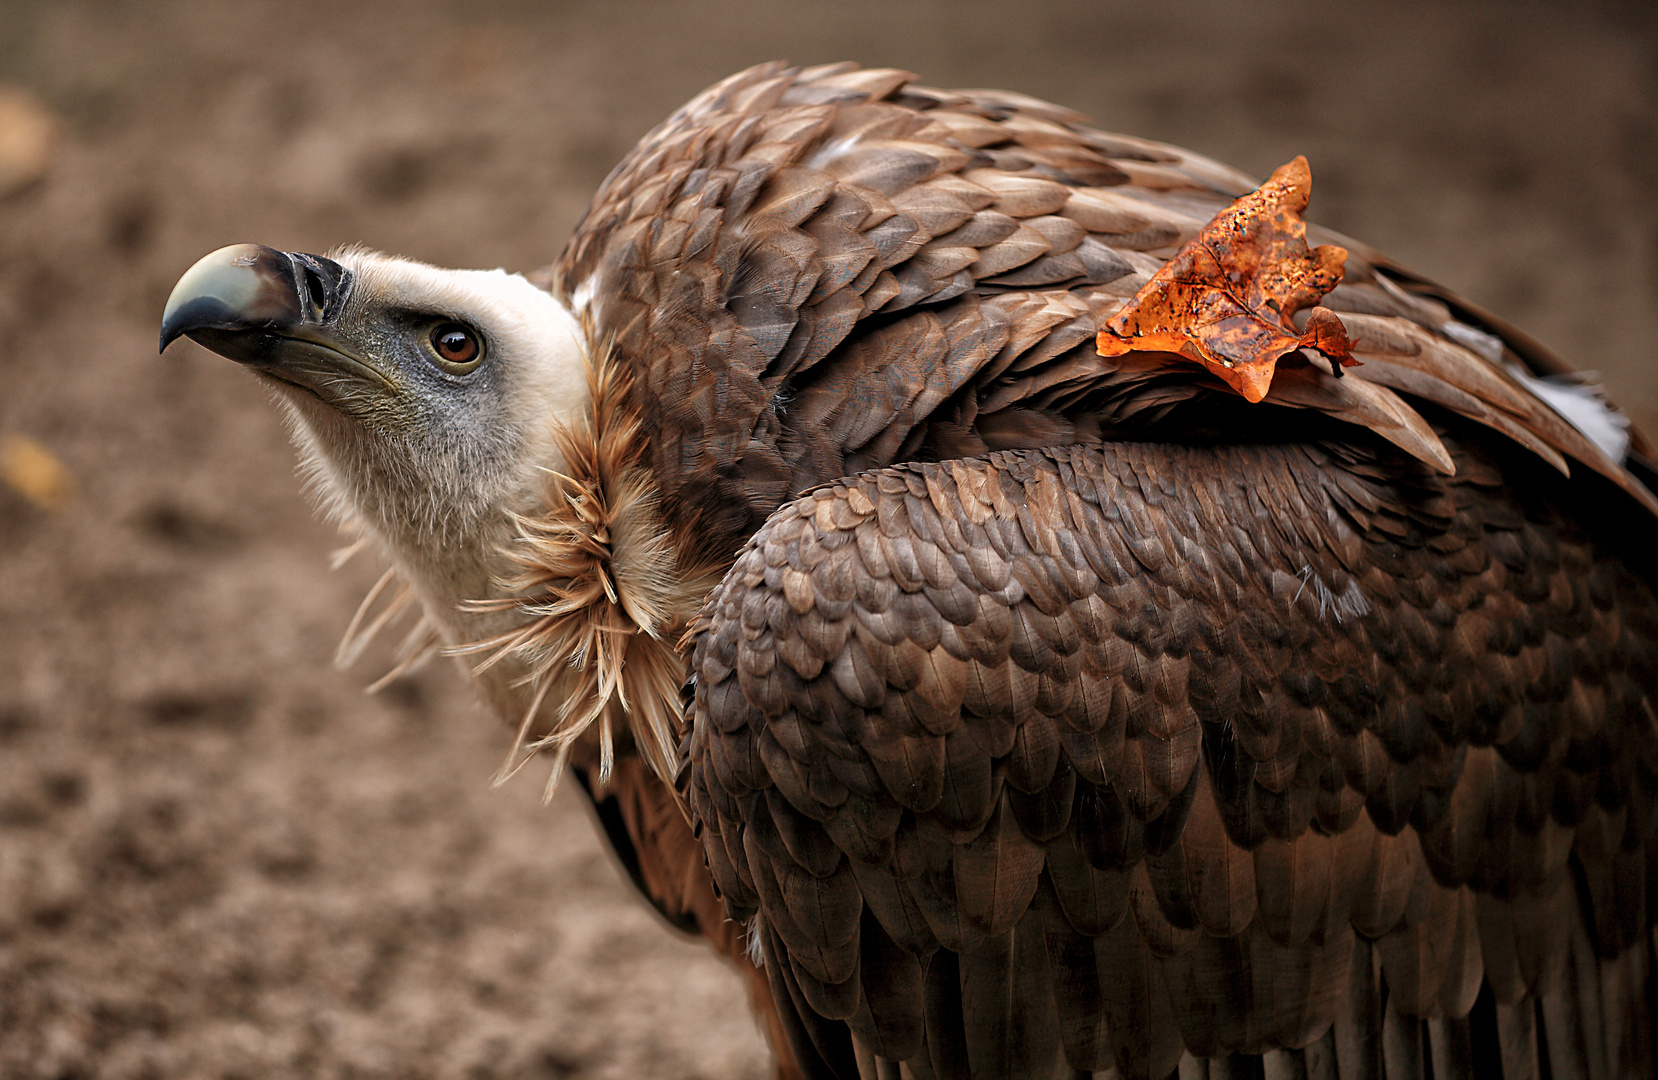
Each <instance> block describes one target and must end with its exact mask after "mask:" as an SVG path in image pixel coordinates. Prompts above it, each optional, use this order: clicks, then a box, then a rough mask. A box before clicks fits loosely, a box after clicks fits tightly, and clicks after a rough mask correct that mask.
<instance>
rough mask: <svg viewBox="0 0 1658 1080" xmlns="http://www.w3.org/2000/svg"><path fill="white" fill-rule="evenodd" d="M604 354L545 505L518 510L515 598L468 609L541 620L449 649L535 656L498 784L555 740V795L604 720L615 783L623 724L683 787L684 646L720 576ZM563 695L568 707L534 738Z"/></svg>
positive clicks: (655, 764) (604, 777)
mask: <svg viewBox="0 0 1658 1080" xmlns="http://www.w3.org/2000/svg"><path fill="white" fill-rule="evenodd" d="M595 352H596V355H597V356H598V357H599V359H597V360H594V361H591V362H590V363H589V364H588V383H589V393H590V396H589V401H590V402H591V405H590V410H589V412H588V415H587V416H585V417H584V418H583V419H582V420H581V421H579V422H577V423H576V424H573V425H572V424H563V423H558V424H557V425H556V427H555V431H554V441H555V444H556V446H557V448H558V451H559V457H560V458H561V460H562V461H563V463H564V468H563V471H555V470H551V469H549V470H547V478H548V480H547V485H546V487H545V489H544V490H543V492H542V504H543V505H542V507H541V508H540V511H539V512H538V513H536V514H532V515H525V514H518V513H510V514H509V517H510V519H511V521H512V524H513V533H514V535H513V538H512V539H511V540H510V541H509V542H508V543H507V544H506V545H505V546H504V547H503V549H502V551H501V555H502V556H503V558H504V559H505V561H506V563H507V565H508V566H510V567H511V568H512V570H511V571H510V572H509V573H508V574H506V575H504V576H503V577H501V578H500V579H499V580H498V581H497V586H498V588H499V589H500V590H501V592H502V593H503V594H504V595H502V596H499V597H497V598H495V599H491V600H477V601H471V602H468V603H467V604H465V605H464V607H465V608H466V609H467V610H470V611H475V612H490V611H503V610H516V611H519V612H521V613H522V614H523V615H524V616H525V617H526V619H527V621H526V622H525V624H524V625H523V626H521V627H518V628H517V629H514V630H511V631H508V632H506V633H503V634H499V635H496V636H495V637H491V638H488V639H485V640H483V641H477V642H473V643H471V644H468V645H463V646H459V647H456V648H454V649H451V650H449V651H450V652H451V653H454V654H476V653H487V654H488V655H487V657H486V658H485V659H484V660H483V662H482V663H480V664H479V665H478V666H477V667H476V668H475V669H474V674H482V673H483V672H484V671H487V670H488V669H489V668H491V667H493V666H494V665H496V664H497V663H500V662H501V661H502V660H505V659H507V658H508V657H513V658H516V659H518V660H519V661H521V662H522V663H523V665H524V667H525V668H526V671H527V673H526V674H525V675H524V676H522V677H521V678H520V679H519V680H517V683H516V684H515V685H523V686H529V687H531V688H532V695H531V701H530V706H529V708H528V709H527V710H526V711H525V713H524V717H523V720H522V721H521V722H520V723H519V726H518V734H517V737H516V738H515V739H514V741H513V745H512V749H511V751H509V753H508V754H507V759H506V761H505V763H504V764H503V765H502V768H501V771H500V773H499V774H498V775H497V777H496V783H497V784H500V783H503V782H505V781H506V780H507V779H508V778H510V777H511V776H512V775H513V774H515V773H516V772H517V771H518V770H519V769H521V768H523V767H524V765H525V764H527V763H528V762H529V760H530V759H531V758H532V757H534V756H535V754H536V753H537V752H539V751H541V750H548V751H551V752H552V754H553V768H552V773H551V775H550V776H549V777H548V779H547V786H546V790H545V797H546V798H551V797H552V794H553V791H554V790H555V789H556V787H557V785H558V781H559V778H560V777H561V776H562V775H563V772H564V768H565V765H566V764H567V763H568V761H569V758H570V752H571V749H572V748H573V747H574V746H575V744H576V742H577V740H579V739H580V738H581V737H582V736H583V734H585V733H586V732H587V730H588V729H589V728H591V727H592V726H593V725H594V724H595V723H597V724H598V725H599V782H600V784H601V785H603V784H605V783H608V782H609V779H610V772H611V766H612V763H613V762H614V760H615V746H614V741H615V736H614V727H615V725H616V724H617V723H618V722H625V723H626V724H627V731H628V734H629V735H631V737H632V739H633V742H634V744H635V746H637V748H638V750H639V753H640V754H641V756H643V757H644V758H645V760H646V761H647V762H648V763H649V764H650V766H651V768H652V769H653V770H654V771H655V772H656V774H657V775H658V776H660V777H662V779H663V780H664V781H665V782H666V783H667V784H668V786H669V787H670V788H672V786H673V777H674V772H675V759H676V757H677V753H678V746H679V739H680V736H681V714H682V706H681V702H680V687H681V686H682V685H683V684H684V682H685V677H686V670H687V669H686V664H685V660H684V657H683V656H681V654H680V652H679V650H678V648H677V647H676V643H677V641H678V639H679V636H680V634H681V633H682V631H683V630H684V628H685V626H686V625H687V624H688V623H689V622H690V620H691V618H692V616H694V615H695V613H696V611H697V610H698V609H699V608H700V606H701V604H702V601H703V598H704V597H706V596H707V595H708V592H709V590H710V589H712V588H713V587H714V585H715V584H716V583H717V582H718V581H719V569H718V568H717V567H713V566H696V567H692V568H690V569H689V570H685V569H682V568H681V567H680V565H679V559H678V556H677V551H678V545H676V544H675V543H674V542H673V538H672V537H671V536H670V535H669V533H668V532H667V530H666V528H665V527H664V526H663V524H662V520H661V516H660V514H659V512H658V506H657V500H656V492H655V487H654V485H653V484H652V482H651V480H650V476H649V474H648V472H647V471H646V470H645V468H644V467H643V466H642V465H641V463H640V459H641V456H642V454H643V451H644V449H645V443H644V437H643V435H642V433H641V430H640V424H639V416H638V414H637V413H636V412H635V411H634V409H633V407H632V406H631V405H630V404H629V403H628V400H627V398H628V394H627V391H628V379H627V377H626V376H625V375H624V374H623V373H622V372H621V371H620V370H619V369H618V368H617V367H616V366H615V364H614V363H612V362H611V361H610V360H609V358H608V354H607V353H605V352H603V351H595ZM549 700H550V701H553V702H557V711H556V713H555V714H554V715H553V717H552V720H551V723H550V724H549V725H548V726H547V728H546V730H545V731H543V732H541V733H539V734H537V735H536V736H535V737H534V738H533V739H532V737H531V735H532V732H533V731H535V729H536V718H537V716H538V715H540V713H541V711H542V705H543V704H544V703H545V702H547V701H549ZM618 714H619V715H618Z"/></svg>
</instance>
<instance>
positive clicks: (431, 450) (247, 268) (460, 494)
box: [161, 244, 649, 756]
mask: <svg viewBox="0 0 1658 1080" xmlns="http://www.w3.org/2000/svg"><path fill="white" fill-rule="evenodd" d="M181 336H183V337H189V338H191V339H193V340H195V341H196V342H198V343H200V344H201V345H203V346H205V347H206V348H208V349H211V350H212V351H214V352H217V353H219V354H221V355H223V356H226V357H229V358H230V359H232V360H235V361H237V362H238V363H240V364H242V365H243V366H244V367H246V368H247V369H248V370H250V371H252V372H253V373H254V374H255V375H257V376H258V377H259V379H260V381H261V382H263V383H264V384H265V385H266V386H267V387H268V388H269V389H270V391H271V393H272V396H273V397H274V399H275V400H276V401H277V403H278V404H279V406H280V407H281V408H282V411H283V412H284V414H285V415H286V417H287V420H288V423H289V427H290V430H291V433H292V436H293V439H294V442H295V444H296V446H297V447H298V449H299V452H300V456H301V461H302V468H303V470H304V471H305V472H306V473H307V474H308V476H309V478H310V480H311V484H312V486H313V488H314V489H315V491H316V493H317V495H318V496H319V498H320V500H321V501H322V503H323V504H324V506H325V507H326V508H327V510H328V511H329V512H330V513H331V515H332V516H334V517H335V518H336V519H338V520H341V521H342V522H350V523H354V524H355V525H356V526H357V527H358V528H360V529H362V530H363V531H366V532H367V533H368V534H369V535H370V536H371V537H373V538H374V539H376V540H378V541H379V543H380V546H381V547H382V548H383V549H384V550H385V552H386V554H387V555H388V556H389V558H390V559H391V561H392V563H393V565H394V567H395V568H396V570H397V572H398V575H399V576H400V577H401V578H402V579H403V580H404V581H405V582H406V583H407V585H408V586H409V588H410V590H411V591H412V592H413V594H414V597H415V598H418V600H420V601H421V602H422V606H423V607H424V609H425V612H426V618H427V619H428V620H430V623H431V625H432V629H433V631H435V635H434V636H435V637H436V638H437V639H438V640H439V641H440V642H442V643H444V644H447V645H449V646H451V647H460V648H465V647H466V646H468V645H473V646H478V647H480V648H481V649H482V650H483V651H490V652H491V654H492V655H493V652H494V651H498V650H490V646H497V647H498V646H499V645H501V644H502V643H503V640H502V635H508V636H509V637H510V635H511V634H512V633H513V632H514V631H516V630H517V629H520V628H522V626H523V625H524V623H525V621H526V616H525V614H524V611H523V609H522V606H521V605H520V604H519V603H518V600H517V599H515V598H506V599H503V596H504V594H505V593H507V592H510V591H511V589H512V583H513V581H514V573H515V571H516V572H520V580H519V581H518V584H519V585H523V584H524V581H523V580H522V573H521V572H522V571H523V569H524V567H523V566H522V565H518V564H515V563H514V561H513V560H512V558H511V556H510V554H509V553H510V552H511V551H512V550H513V547H514V544H515V542H517V541H519V540H521V539H523V537H522V536H521V535H520V534H522V533H523V532H524V531H525V526H526V525H528V524H529V523H530V522H531V521H533V520H534V519H535V518H536V516H537V515H538V514H540V515H544V514H545V513H546V511H547V507H548V504H549V503H553V504H555V510H568V509H569V507H568V506H566V505H564V503H565V502H566V501H567V500H561V499H560V498H559V492H557V491H553V492H551V498H549V494H550V492H549V485H550V484H552V485H553V486H554V487H556V486H557V483H558V480H559V479H560V478H564V477H565V475H566V474H569V473H578V474H579V472H580V470H579V469H577V468H576V467H575V466H574V464H573V463H571V462H569V461H568V460H566V459H567V458H569V457H570V456H571V454H572V447H577V448H586V447H587V444H585V443H583V442H582V441H581V440H572V439H571V437H570V431H571V429H572V427H573V426H585V425H586V423H587V417H588V414H589V409H590V404H591V396H592V389H591V383H590V368H589V364H588V358H587V351H586V346H585V340H586V338H585V335H584V334H583V332H582V327H581V325H580V324H579V323H578V321H577V320H576V319H575V317H574V316H572V315H571V314H570V312H569V310H568V309H567V308H566V307H565V306H564V305H563V304H562V303H561V302H560V301H558V300H557V299H555V298H554V297H553V296H552V295H550V294H549V293H548V292H546V291H544V290H542V289H540V288H537V287H536V286H535V285H533V284H531V283H530V282H529V281H528V280H527V279H525V278H524V277H523V276H521V275H518V274H509V273H506V272H505V271H502V270H493V271H485V270H446V269H439V268H437V267H433V266H428V265H426V264H423V263H419V262H416V261H413V260H410V259H403V258H395V257H390V256H386V255H381V254H378V253H376V252H372V251H368V250H365V249H362V248H347V249H343V250H340V251H336V252H334V253H332V254H331V255H330V256H327V257H324V256H318V255H308V254H297V253H291V252H284V251H277V250H275V249H274V248H269V247H264V246H262V245H257V244H239V245H234V246H231V247H226V248H221V249H220V250H218V251H215V252H213V253H211V254H209V255H207V256H206V257H204V258H203V259H201V260H200V261H199V262H197V263H196V264H195V265H194V266H193V267H191V268H190V270H189V271H187V272H186V273H185V274H184V276H183V277H182V278H181V279H180V280H179V282H178V285H177V286H176V287H175V288H174V290H173V292H172V295H171V297H170V298H169V299H168V301H167V306H166V310H165V312H164V314H163V318H162V328H161V347H162V348H163V349H165V348H166V347H167V345H168V344H170V343H171V342H172V341H174V340H176V339H177V338H179V337H181ZM611 509H613V510H614V509H615V508H614V507H612V508H611ZM594 524H595V525H596V529H597V530H601V531H602V530H603V529H604V528H605V527H606V525H607V524H611V522H605V521H599V522H595V523H594ZM532 531H533V530H532ZM593 531H595V530H592V529H590V530H588V533H589V535H588V536H586V537H582V536H574V537H572V536H569V535H565V536H564V537H563V538H564V539H566V540H574V541H578V542H579V541H581V540H591V533H592V532H593ZM566 532H568V531H566ZM553 533H554V534H555V535H552V536H551V537H549V536H547V535H542V536H541V537H540V539H541V540H542V551H541V553H542V554H543V555H544V556H545V559H544V560H543V566H542V569H546V564H547V563H551V564H553V568H554V570H555V572H556V570H557V564H558V561H559V558H560V557H561V555H562V556H564V557H566V558H567V560H568V559H569V557H570V556H571V555H572V552H569V551H560V549H559V540H560V535H558V530H557V528H556V527H554V529H553ZM588 546H589V547H592V545H591V544H589V545H588ZM602 554H606V555H608V554H609V552H608V551H607V552H604V553H602ZM646 561H647V562H648V560H646ZM566 569H569V570H571V571H572V573H571V574H570V577H571V578H580V577H583V576H587V577H589V578H590V579H591V578H593V575H591V574H588V575H583V574H582V573H581V571H582V570H583V569H586V568H584V567H582V566H581V565H579V560H576V561H575V562H573V563H571V564H570V565H569V566H567V567H566ZM543 576H545V575H543ZM616 576H617V575H616V574H615V573H611V574H610V578H612V579H614V578H615V577H616ZM623 576H624V577H625V574H624V575H623ZM532 577H533V575H532ZM610 584H611V589H610V593H611V595H610V597H609V599H610V600H611V601H612V603H611V604H610V605H609V606H615V602H616V601H626V600H627V599H630V598H629V597H627V596H621V597H617V596H615V595H614V594H615V593H616V586H617V582H615V581H614V580H612V581H611V582H610ZM601 591H602V590H601ZM565 599H569V598H568V597H566V598H565ZM588 599H595V597H588ZM492 601H493V602H492ZM577 606H578V607H582V610H583V613H585V614H586V615H588V616H595V611H594V605H591V604H590V605H586V606H582V605H577ZM635 606H636V607H637V606H638V605H635ZM597 607H598V609H599V610H598V611H597V613H596V617H597V618H598V620H599V621H603V619H604V618H605V617H606V615H607V614H608V613H607V612H606V611H605V610H603V609H604V608H605V607H606V605H605V604H604V603H602V602H601V603H600V604H598V605H597ZM634 614H635V615H639V616H640V618H643V619H647V620H648V617H649V613H648V612H646V613H640V612H634ZM589 621H591V619H590V620H589ZM638 621H639V620H638V619H634V620H632V622H631V623H630V627H631V626H634V625H637V623H638ZM541 629H543V630H547V631H552V630H562V631H564V632H565V633H566V636H568V635H569V633H570V632H571V631H574V630H578V629H579V627H574V626H571V625H569V624H568V620H567V621H566V624H565V625H562V626H555V627H548V626H545V625H544V626H542V627H541ZM517 644H518V645H519V646H528V648H527V649H526V648H520V649H518V650H517V651H516V652H514V651H513V650H508V651H507V652H506V653H503V654H502V655H501V656H499V657H497V659H501V660H505V661H506V662H504V663H500V664H498V665H490V666H491V667H492V668H493V669H494V670H493V671H492V672H491V676H492V677H488V678H485V679H484V680H483V682H484V689H485V692H486V695H487V696H488V697H490V698H491V700H492V703H493V704H495V705H496V706H497V707H499V708H501V709H502V710H503V711H508V712H509V715H521V714H523V713H524V710H525V708H526V706H528V707H529V710H530V712H531V713H533V712H535V710H536V708H537V707H539V705H540V703H541V700H542V699H543V698H544V697H545V696H546V692H547V689H548V687H547V685H545V684H546V683H547V682H548V680H547V679H545V678H538V677H537V673H538V663H537V661H540V665H539V666H540V667H541V668H545V669H548V670H551V669H552V668H553V667H554V666H555V664H562V663H563V662H565V661H567V660H568V659H569V654H568V651H567V650H570V649H572V648H575V649H579V648H580V646H581V644H582V639H581V635H580V634H579V633H577V634H576V635H575V637H573V638H570V639H569V640H558V635H557V634H554V633H551V632H549V633H547V634H543V635H540V636H539V637H534V638H531V639H526V640H524V641H520V642H518V643H517ZM560 651H565V655H561V656H555V655H553V654H554V653H557V652H560ZM546 673H547V672H546V671H541V672H540V674H542V675H545V674H546ZM526 676H528V677H526ZM553 681H556V679H555V680H553ZM526 686H528V690H526ZM565 689H566V692H568V691H569V690H570V689H571V688H570V687H566V688H565ZM538 691H539V693H538ZM603 696H604V695H600V697H601V698H602V697H603ZM532 698H533V699H534V700H533V704H532V703H531V702H530V699H532ZM552 702H553V703H554V704H562V702H561V701H560V696H558V695H555V696H554V697H553V698H552ZM584 705H586V706H587V708H586V709H585V712H586V713H588V714H589V715H587V716H586V717H585V719H586V720H587V721H589V722H590V721H591V720H592V719H595V718H596V717H597V715H598V713H599V711H601V710H602V705H603V702H602V701H599V702H597V703H590V702H584ZM578 711H580V710H578ZM529 719H530V717H529V716H527V715H526V716H525V732H526V733H528V732H529V723H528V721H529ZM566 719H570V718H569V717H566ZM575 719H582V717H576V718H575ZM579 726H581V727H585V726H587V725H586V724H585V723H583V724H581V725H579ZM607 756H608V755H607Z"/></svg>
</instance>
